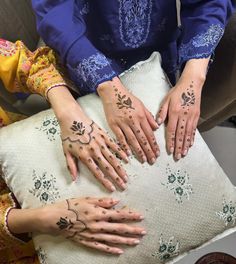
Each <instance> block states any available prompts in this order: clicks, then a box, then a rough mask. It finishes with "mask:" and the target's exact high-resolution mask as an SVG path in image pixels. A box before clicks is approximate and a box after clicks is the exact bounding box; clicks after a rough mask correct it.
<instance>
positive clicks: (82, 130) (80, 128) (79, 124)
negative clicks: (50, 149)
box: [62, 121, 95, 145]
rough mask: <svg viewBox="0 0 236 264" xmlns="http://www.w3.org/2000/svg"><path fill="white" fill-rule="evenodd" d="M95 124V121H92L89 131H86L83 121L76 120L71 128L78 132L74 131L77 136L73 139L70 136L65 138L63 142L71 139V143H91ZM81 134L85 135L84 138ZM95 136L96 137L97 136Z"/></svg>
mask: <svg viewBox="0 0 236 264" xmlns="http://www.w3.org/2000/svg"><path fill="white" fill-rule="evenodd" d="M93 126H94V122H93V121H92V123H91V124H90V125H89V127H90V129H88V130H89V131H86V128H85V126H84V125H83V123H82V122H77V121H74V122H73V125H72V127H71V130H73V131H74V132H77V133H74V134H75V135H76V138H75V139H73V138H71V137H70V136H69V137H66V138H63V139H62V142H65V141H69V142H70V143H80V144H82V145H89V144H90V142H91V140H92V136H91V134H92V133H93V131H94V127H93ZM81 136H83V138H81ZM93 138H94V139H95V137H93Z"/></svg>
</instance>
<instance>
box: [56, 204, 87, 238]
mask: <svg viewBox="0 0 236 264" xmlns="http://www.w3.org/2000/svg"><path fill="white" fill-rule="evenodd" d="M66 202H67V210H68V211H71V212H73V213H74V214H75V216H76V220H75V222H74V223H73V222H72V221H71V219H68V217H60V219H59V221H58V222H57V223H56V224H57V226H58V227H59V229H60V230H66V229H67V230H70V229H72V228H73V227H74V226H75V225H76V226H77V229H78V224H80V225H81V227H80V230H77V231H75V232H74V233H73V234H72V235H71V236H68V237H67V238H73V237H75V236H76V235H77V234H78V233H82V232H84V231H85V230H86V229H87V228H88V227H87V225H86V223H85V222H84V221H82V220H81V219H80V218H79V212H78V210H76V209H72V208H71V205H70V200H68V199H67V200H66ZM75 206H76V204H75Z"/></svg>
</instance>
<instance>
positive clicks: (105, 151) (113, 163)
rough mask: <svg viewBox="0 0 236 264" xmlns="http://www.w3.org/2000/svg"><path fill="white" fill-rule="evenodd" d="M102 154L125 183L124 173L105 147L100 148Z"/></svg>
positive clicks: (126, 177) (126, 179)
mask: <svg viewBox="0 0 236 264" xmlns="http://www.w3.org/2000/svg"><path fill="white" fill-rule="evenodd" d="M102 154H103V156H104V157H105V158H106V160H107V161H108V162H109V163H110V164H111V166H112V167H113V169H114V170H115V171H116V173H117V174H118V175H119V176H120V177H121V178H122V179H123V181H124V182H127V181H128V176H127V173H126V171H125V170H124V168H123V167H122V166H121V164H120V163H119V162H118V160H117V159H116V158H115V157H114V155H113V154H112V153H111V152H110V151H109V149H108V148H107V147H105V148H102Z"/></svg>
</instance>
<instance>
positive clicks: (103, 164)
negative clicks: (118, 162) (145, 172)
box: [94, 146, 126, 190]
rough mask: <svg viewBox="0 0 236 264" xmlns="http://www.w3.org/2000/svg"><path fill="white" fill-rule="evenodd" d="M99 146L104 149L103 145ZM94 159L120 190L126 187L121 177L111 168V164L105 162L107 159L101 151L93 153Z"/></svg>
mask: <svg viewBox="0 0 236 264" xmlns="http://www.w3.org/2000/svg"><path fill="white" fill-rule="evenodd" d="M101 148H102V150H104V149H105V147H104V146H102V147H101ZM94 159H95V160H96V162H97V163H98V166H99V168H100V169H101V170H102V171H103V173H104V174H105V175H106V176H107V177H109V178H111V179H112V180H113V182H115V183H116V185H117V186H119V187H120V188H121V189H122V190H125V189H126V185H125V183H124V181H123V179H122V178H121V177H120V176H119V175H118V174H117V173H116V171H115V170H114V169H113V167H112V166H111V164H110V163H109V162H107V160H106V159H105V157H104V156H103V154H102V153H101V152H100V153H98V152H97V154H96V153H95V156H94Z"/></svg>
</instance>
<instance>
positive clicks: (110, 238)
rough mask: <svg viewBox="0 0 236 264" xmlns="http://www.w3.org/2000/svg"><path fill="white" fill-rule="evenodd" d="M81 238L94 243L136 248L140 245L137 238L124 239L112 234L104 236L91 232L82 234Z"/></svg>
mask: <svg viewBox="0 0 236 264" xmlns="http://www.w3.org/2000/svg"><path fill="white" fill-rule="evenodd" d="M80 236H81V237H83V238H86V239H89V240H92V241H100V242H103V243H112V244H123V245H130V246H135V245H138V244H139V243H140V240H139V239H137V238H130V237H122V236H119V235H111V234H102V233H98V234H96V233H90V232H82V233H80Z"/></svg>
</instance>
